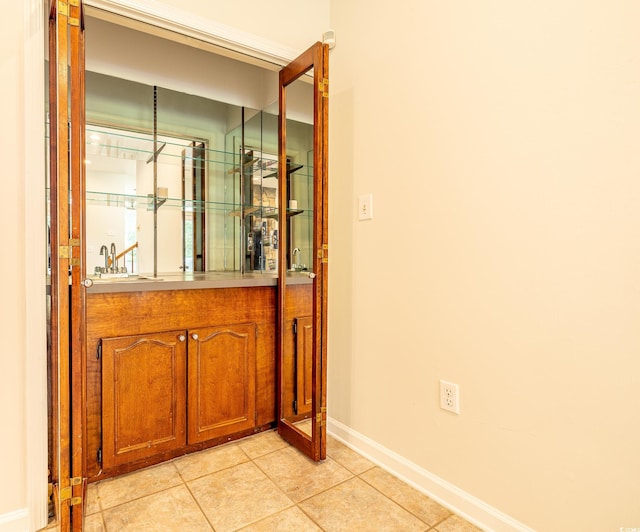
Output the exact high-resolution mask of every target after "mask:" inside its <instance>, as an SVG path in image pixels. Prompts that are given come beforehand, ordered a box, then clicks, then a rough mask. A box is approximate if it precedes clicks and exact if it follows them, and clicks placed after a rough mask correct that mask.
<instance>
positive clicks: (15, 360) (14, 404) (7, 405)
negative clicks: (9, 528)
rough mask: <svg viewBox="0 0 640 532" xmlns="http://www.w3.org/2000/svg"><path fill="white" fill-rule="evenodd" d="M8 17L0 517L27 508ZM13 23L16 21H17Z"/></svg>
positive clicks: (14, 51) (13, 74) (17, 145)
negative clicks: (5, 479) (14, 481)
mask: <svg viewBox="0 0 640 532" xmlns="http://www.w3.org/2000/svg"><path fill="white" fill-rule="evenodd" d="M6 8H7V9H8V10H9V13H6V14H4V15H3V16H2V17H1V20H2V21H1V22H0V24H1V30H0V35H2V42H3V46H2V47H0V68H1V69H2V72H3V73H4V75H3V79H4V80H5V81H4V82H3V83H1V84H0V100H1V101H3V102H5V105H3V106H2V124H3V127H2V128H0V146H2V154H3V155H2V159H3V164H2V175H3V179H2V188H3V194H2V196H3V207H2V209H0V226H1V227H3V228H4V230H3V231H2V235H3V236H2V240H3V245H4V246H5V250H4V252H3V260H1V261H0V264H1V266H0V292H1V293H2V300H3V302H2V319H0V335H1V337H2V338H4V341H3V342H2V343H3V346H2V353H1V356H0V423H1V426H2V429H1V431H2V437H1V438H0V470H1V471H2V472H3V477H5V478H10V479H17V488H16V484H14V483H13V482H12V483H9V482H2V483H0V515H2V514H4V513H6V512H9V511H13V510H16V509H18V508H23V507H24V506H25V504H26V491H25V489H26V488H25V484H24V482H23V479H24V476H25V464H26V463H25V451H24V446H25V429H24V419H25V411H26V405H25V400H24V385H25V368H24V363H25V360H24V359H25V356H24V355H25V333H26V330H25V323H24V305H25V302H24V244H23V242H22V239H23V236H24V217H23V212H22V210H23V208H24V200H23V194H24V189H23V186H22V179H21V178H22V177H23V176H24V154H25V146H24V127H23V125H22V118H23V112H24V105H25V101H24V94H23V91H22V82H23V80H22V76H23V57H24V51H23V44H22V43H23V40H24V39H25V33H24V32H25V29H24V26H23V20H24V17H23V13H22V12H23V10H24V9H23V7H22V6H19V5H13V4H11V5H9V6H6ZM16 21H17V23H16Z"/></svg>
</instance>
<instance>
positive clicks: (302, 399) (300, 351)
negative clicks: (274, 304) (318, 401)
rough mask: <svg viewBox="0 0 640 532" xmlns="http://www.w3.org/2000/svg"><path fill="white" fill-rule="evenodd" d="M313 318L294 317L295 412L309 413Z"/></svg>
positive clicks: (311, 397)
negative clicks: (296, 407)
mask: <svg viewBox="0 0 640 532" xmlns="http://www.w3.org/2000/svg"><path fill="white" fill-rule="evenodd" d="M312 372H313V318H312V317H311V316H306V317H304V318H296V404H297V406H298V410H297V412H296V414H298V415H303V414H310V413H311V403H312V400H313V386H312V384H313V377H312Z"/></svg>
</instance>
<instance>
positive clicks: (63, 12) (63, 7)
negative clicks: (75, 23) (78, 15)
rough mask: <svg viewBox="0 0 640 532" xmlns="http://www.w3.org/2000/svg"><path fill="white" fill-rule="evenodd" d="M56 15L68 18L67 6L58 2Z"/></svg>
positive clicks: (60, 0)
mask: <svg viewBox="0 0 640 532" xmlns="http://www.w3.org/2000/svg"><path fill="white" fill-rule="evenodd" d="M58 15H64V16H65V17H68V16H69V4H68V3H67V2H64V1H63V0H58Z"/></svg>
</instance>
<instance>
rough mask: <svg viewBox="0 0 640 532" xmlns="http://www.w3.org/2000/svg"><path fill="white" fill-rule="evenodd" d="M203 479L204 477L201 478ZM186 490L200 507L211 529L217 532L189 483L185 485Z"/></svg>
mask: <svg viewBox="0 0 640 532" xmlns="http://www.w3.org/2000/svg"><path fill="white" fill-rule="evenodd" d="M200 478H202V477H200ZM184 486H185V488H187V491H188V492H189V495H191V498H192V499H193V501H194V502H195V503H196V506H197V507H198V510H200V513H202V515H203V517H204V520H205V521H206V522H207V523H208V524H209V526H210V527H211V530H212V531H213V532H215V530H216V529H215V527H214V526H213V523H212V522H211V521H209V518H208V517H207V513H206V512H205V511H204V510H203V508H202V506H201V505H200V502H199V501H198V499H197V498H196V496H195V495H194V494H193V492H192V491H191V488H190V487H189V484H187V482H185V483H184Z"/></svg>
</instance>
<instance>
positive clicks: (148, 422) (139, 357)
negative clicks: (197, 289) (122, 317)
mask: <svg viewBox="0 0 640 532" xmlns="http://www.w3.org/2000/svg"><path fill="white" fill-rule="evenodd" d="M184 334H185V333H184V331H177V332H168V333H158V334H153V335H140V336H128V337H123V338H112V339H106V340H103V341H102V404H103V466H104V468H105V469H108V468H110V467H113V466H116V465H120V464H124V463H127V462H133V461H135V460H139V459H141V458H146V457H149V456H153V455H155V454H158V453H160V452H164V451H168V450H172V449H176V448H179V447H182V446H184V445H185V443H186V436H185V423H186V419H185V410H186V406H185V400H186V390H185V387H186V369H185V368H186V342H185V341H184ZM180 338H182V341H181V340H180Z"/></svg>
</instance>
